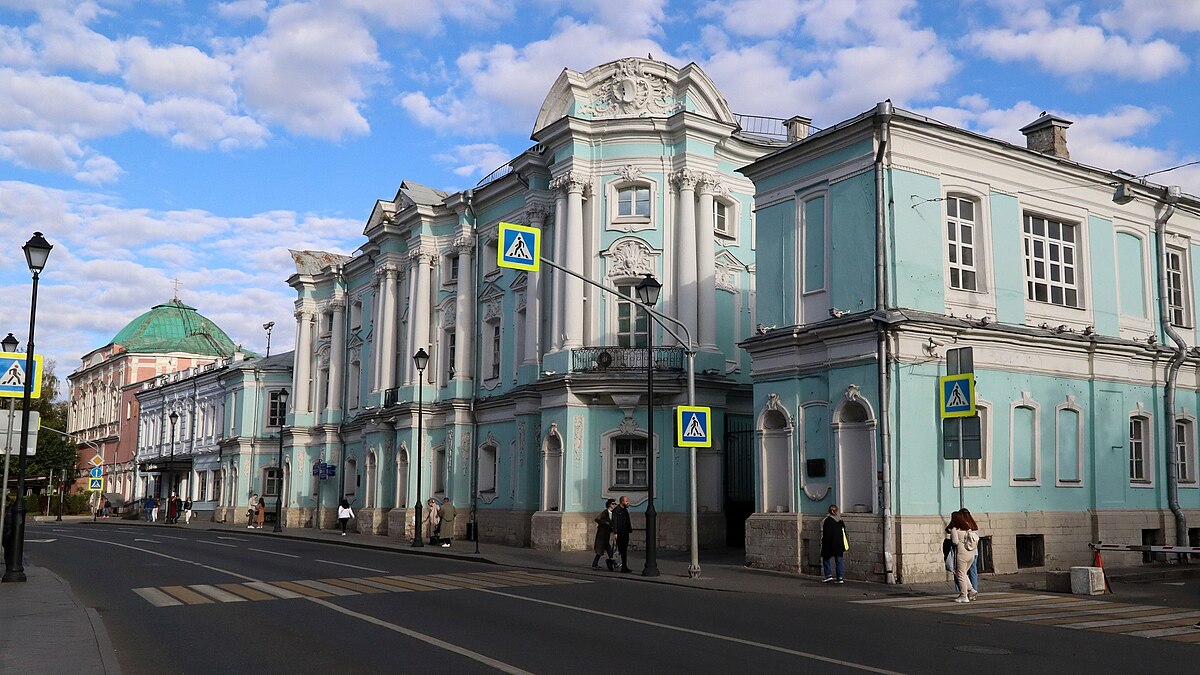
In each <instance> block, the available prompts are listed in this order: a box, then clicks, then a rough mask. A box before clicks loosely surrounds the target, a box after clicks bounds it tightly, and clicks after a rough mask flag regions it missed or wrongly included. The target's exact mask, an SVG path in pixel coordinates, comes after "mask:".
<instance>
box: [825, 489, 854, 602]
mask: <svg viewBox="0 0 1200 675" xmlns="http://www.w3.org/2000/svg"><path fill="white" fill-rule="evenodd" d="M848 550H850V539H849V537H847V536H846V524H845V523H843V522H842V516H841V514H840V513H839V512H838V507H837V504H831V505H830V506H829V515H827V516H825V518H824V520H822V521H821V571H822V572H824V573H825V578H824V579H822V580H821V581H822V582H823V583H830V582H833V583H835V584H843V583H846V582H845V581H843V580H842V574H843V569H842V555H843V554H845V553H846V551H848ZM831 560H832V561H833V562H835V564H834V565H832V566H831V565H830V562H831ZM831 567H832V568H833V569H831ZM835 570H836V572H837V577H834V576H833V574H832V572H834V571H835Z"/></svg>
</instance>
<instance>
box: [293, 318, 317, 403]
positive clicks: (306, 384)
mask: <svg viewBox="0 0 1200 675" xmlns="http://www.w3.org/2000/svg"><path fill="white" fill-rule="evenodd" d="M312 316H313V315H312V312H308V311H305V310H300V311H298V312H296V320H297V321H299V322H300V330H299V337H298V338H297V340H296V382H295V387H293V388H292V392H293V393H292V397H293V398H292V409H293V410H295V411H296V412H302V413H304V412H310V411H311V410H312V398H311V393H312V367H313V349H312Z"/></svg>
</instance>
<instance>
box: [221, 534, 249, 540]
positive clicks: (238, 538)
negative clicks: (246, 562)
mask: <svg viewBox="0 0 1200 675" xmlns="http://www.w3.org/2000/svg"><path fill="white" fill-rule="evenodd" d="M217 539H228V540H229V541H248V540H246V539H243V538H241V537H222V536H220V535H217Z"/></svg>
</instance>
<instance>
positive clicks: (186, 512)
mask: <svg viewBox="0 0 1200 675" xmlns="http://www.w3.org/2000/svg"><path fill="white" fill-rule="evenodd" d="M183 524H184V525H191V524H192V500H190V499H185V500H183Z"/></svg>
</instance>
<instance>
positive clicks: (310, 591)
mask: <svg viewBox="0 0 1200 675" xmlns="http://www.w3.org/2000/svg"><path fill="white" fill-rule="evenodd" d="M272 583H273V584H274V585H276V586H278V587H280V588H286V589H288V590H289V591H292V592H294V593H299V594H300V595H304V596H307V597H310V598H328V597H330V596H331V595H333V594H332V593H326V592H325V591H318V590H317V589H315V588H309V587H308V586H303V585H301V584H298V583H295V582H292V581H275V582H272ZM297 597H299V596H297Z"/></svg>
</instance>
